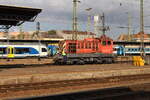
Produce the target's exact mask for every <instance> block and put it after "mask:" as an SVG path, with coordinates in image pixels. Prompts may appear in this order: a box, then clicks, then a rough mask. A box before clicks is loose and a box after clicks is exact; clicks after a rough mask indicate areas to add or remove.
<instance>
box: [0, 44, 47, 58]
mask: <svg viewBox="0 0 150 100" xmlns="http://www.w3.org/2000/svg"><path fill="white" fill-rule="evenodd" d="M48 55H49V52H48V49H47V47H46V46H45V45H0V58H25V57H47V56H48Z"/></svg>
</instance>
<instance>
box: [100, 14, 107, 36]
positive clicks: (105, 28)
mask: <svg viewBox="0 0 150 100" xmlns="http://www.w3.org/2000/svg"><path fill="white" fill-rule="evenodd" d="M101 20H102V27H101V28H100V30H101V31H102V33H103V35H104V34H105V32H106V31H107V30H109V26H105V15H104V13H103V15H102V16H101Z"/></svg>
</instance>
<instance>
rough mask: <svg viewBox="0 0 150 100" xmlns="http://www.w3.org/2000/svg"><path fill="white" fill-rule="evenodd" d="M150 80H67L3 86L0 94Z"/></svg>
mask: <svg viewBox="0 0 150 100" xmlns="http://www.w3.org/2000/svg"><path fill="white" fill-rule="evenodd" d="M146 80H150V75H149V74H148V75H133V76H118V77H109V78H96V79H94V78H93V79H82V80H66V81H55V82H45V83H28V84H17V85H1V86H0V93H7V92H14V91H25V90H39V89H51V88H64V87H73V86H82V85H86V86H88V85H91V84H100V85H101V86H109V85H112V84H113V85H117V84H118V85H119V84H122V83H124V84H125V83H132V82H134V83H135V82H137V84H138V82H141V81H146Z"/></svg>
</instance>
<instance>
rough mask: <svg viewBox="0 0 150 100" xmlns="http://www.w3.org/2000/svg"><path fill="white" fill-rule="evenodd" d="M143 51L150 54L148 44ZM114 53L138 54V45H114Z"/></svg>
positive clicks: (139, 49)
mask: <svg viewBox="0 0 150 100" xmlns="http://www.w3.org/2000/svg"><path fill="white" fill-rule="evenodd" d="M144 52H145V54H146V55H150V46H145V48H144ZM113 53H114V54H116V55H118V56H122V55H140V53H141V48H140V46H125V47H124V46H114V51H113Z"/></svg>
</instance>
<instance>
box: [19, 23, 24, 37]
mask: <svg viewBox="0 0 150 100" xmlns="http://www.w3.org/2000/svg"><path fill="white" fill-rule="evenodd" d="M19 30H20V37H19V38H20V39H23V38H24V36H23V30H22V25H20V26H19Z"/></svg>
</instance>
